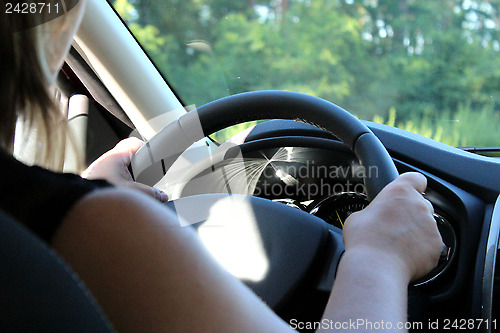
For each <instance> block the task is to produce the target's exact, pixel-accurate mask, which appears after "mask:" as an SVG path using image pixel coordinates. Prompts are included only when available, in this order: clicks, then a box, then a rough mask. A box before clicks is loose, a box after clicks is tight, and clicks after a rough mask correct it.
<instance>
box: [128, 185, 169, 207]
mask: <svg viewBox="0 0 500 333" xmlns="http://www.w3.org/2000/svg"><path fill="white" fill-rule="evenodd" d="M126 187H128V188H131V189H134V190H139V191H141V192H142V193H144V194H146V195H148V196H150V197H152V198H154V199H156V200H158V201H160V202H167V201H168V195H167V194H166V193H165V192H163V191H162V190H159V189H157V188H154V187H151V186H148V185H145V184H141V183H136V182H127V184H126Z"/></svg>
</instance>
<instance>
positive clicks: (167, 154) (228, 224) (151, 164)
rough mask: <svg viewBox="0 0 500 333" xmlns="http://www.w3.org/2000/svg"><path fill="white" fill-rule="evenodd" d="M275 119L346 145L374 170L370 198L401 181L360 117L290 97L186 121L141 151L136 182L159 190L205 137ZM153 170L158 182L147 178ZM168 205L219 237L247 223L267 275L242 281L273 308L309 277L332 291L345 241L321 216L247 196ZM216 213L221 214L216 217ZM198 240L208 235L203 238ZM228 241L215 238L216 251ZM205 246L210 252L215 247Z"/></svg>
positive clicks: (274, 96) (211, 107) (222, 106)
mask: <svg viewBox="0 0 500 333" xmlns="http://www.w3.org/2000/svg"><path fill="white" fill-rule="evenodd" d="M235 111H237V112H235ZM272 118H278V119H291V120H300V121H303V122H307V123H310V124H313V125H316V126H318V127H320V128H323V129H325V130H327V131H329V132H330V133H332V134H333V135H335V136H336V137H338V138H339V139H340V140H342V141H343V142H344V143H345V144H346V145H347V146H348V147H349V148H350V149H351V150H352V151H353V152H354V154H355V155H356V156H357V157H358V159H359V160H360V162H361V164H362V165H363V166H364V167H365V168H366V167H367V166H376V167H377V172H375V173H372V172H370V173H367V172H365V176H371V178H365V179H364V181H365V188H366V192H367V196H368V199H370V200H371V199H373V198H374V197H375V196H376V195H377V194H378V192H380V191H381V190H382V188H383V187H385V185H387V184H388V183H389V182H391V181H392V180H394V179H395V178H396V177H397V176H398V172H397V169H396V167H395V165H394V162H393V161H392V159H391V157H390V156H389V154H388V152H387V150H386V149H385V147H384V146H383V145H382V143H381V142H380V141H379V140H378V138H377V137H376V136H375V135H374V134H373V133H372V132H371V131H370V129H368V128H367V127H366V126H365V125H364V124H363V123H361V122H360V121H359V120H358V119H357V118H355V117H354V116H353V115H351V114H350V113H349V112H347V111H345V110H344V109H342V108H340V107H339V106H337V105H335V104H333V103H330V102H327V101H325V100H323V99H320V98H318V97H313V96H310V95H306V94H301V93H296V92H286V91H256V92H249V93H243V94H238V95H233V96H229V97H225V98H222V99H219V100H216V101H214V102H211V103H208V104H206V105H203V106H202V107H200V108H198V109H197V110H193V111H191V112H189V113H187V114H185V115H183V116H182V117H180V118H179V119H178V120H177V121H174V122H173V123H171V124H170V125H168V126H167V127H165V128H164V129H163V130H162V131H160V132H159V133H158V134H157V135H156V136H155V137H153V138H152V139H151V140H150V141H149V142H147V143H146V145H144V146H143V147H141V149H139V150H138V151H137V152H136V153H135V155H134V156H133V157H132V162H131V168H132V170H131V172H132V174H133V176H135V180H136V181H139V182H143V183H146V184H149V185H153V184H155V183H156V182H157V181H158V180H159V178H161V175H164V174H165V173H166V172H167V170H168V169H169V168H170V167H171V166H172V164H173V163H174V162H175V161H176V160H177V158H178V157H179V156H180V155H181V154H182V153H183V152H184V151H185V150H186V149H187V148H189V147H190V146H191V145H192V144H193V143H195V142H197V141H199V140H201V139H203V138H205V137H206V136H207V135H209V134H211V133H213V132H216V131H218V130H221V129H223V128H226V127H228V126H230V125H234V124H237V123H241V122H246V121H252V120H262V119H272ZM165 143H168V144H165ZM150 172H152V173H155V174H159V175H160V177H157V178H152V179H151V178H149V179H148V178H147V177H145V178H143V177H142V176H143V175H146V176H147V175H148V174H149V173H150ZM148 181H149V183H148ZM240 199H241V200H240ZM221 205H222V206H221ZM224 205H225V206H224ZM167 207H169V209H172V210H174V211H175V212H176V214H177V216H178V217H179V222H180V224H181V225H183V223H184V225H187V224H189V225H193V227H194V228H195V229H197V230H198V227H197V226H198V225H204V226H205V225H207V226H208V227H210V226H211V225H216V226H217V230H219V231H220V230H222V227H224V229H225V230H234V229H237V228H234V223H240V224H241V223H243V224H246V227H245V228H244V229H245V230H247V232H246V233H245V238H247V237H250V236H251V235H250V234H251V233H252V232H253V233H258V235H257V234H256V235H254V236H255V237H256V238H260V239H262V240H263V248H264V250H263V251H264V252H265V253H266V256H267V259H268V261H269V265H268V271H267V273H266V274H265V275H263V276H262V279H261V280H259V281H254V282H252V281H248V280H244V279H241V280H242V281H243V282H245V283H246V284H247V286H248V287H250V288H251V289H252V290H253V291H254V292H255V293H256V294H257V295H259V296H260V297H261V299H263V300H264V301H265V302H266V303H267V304H268V305H269V306H270V307H271V308H273V309H277V308H279V306H280V305H281V304H282V303H283V302H284V301H285V299H286V298H287V297H288V295H289V294H290V293H291V292H292V290H294V289H295V288H296V287H297V286H298V285H299V284H300V283H301V281H303V279H304V277H305V276H306V275H308V274H309V273H310V272H315V273H314V274H316V277H317V281H318V283H317V285H316V287H315V288H317V289H318V290H322V291H327V290H328V289H330V288H331V287H332V285H333V280H334V279H335V274H336V269H337V265H338V262H339V261H340V258H341V256H342V253H343V251H344V246H343V243H342V235H341V231H340V230H339V229H337V228H335V227H333V226H329V225H328V224H327V223H326V222H325V221H323V220H321V219H320V218H318V217H316V216H313V215H310V214H308V213H306V212H303V211H300V210H298V209H295V208H291V207H288V206H286V205H283V204H280V203H276V202H272V201H270V200H266V199H262V198H258V197H253V196H241V195H229V196H227V195H222V194H201V195H195V196H190V197H189V196H188V197H182V198H179V199H176V200H173V201H171V202H169V203H168V204H167ZM214 208H217V209H214ZM217 211H218V212H221V211H222V213H221V214H217V213H215V214H214V212H217ZM269 221H272V223H269ZM199 235H200V237H201V236H202V234H201V233H200V232H199ZM233 236H234V237H236V236H237V235H236V234H233V235H230V236H228V235H227V233H226V234H225V237H224V239H229V240H231V239H232V238H233ZM224 239H222V238H220V239H217V247H218V248H220V247H221V243H222V242H224ZM202 242H203V239H202ZM229 243H230V246H229V247H228V248H227V249H226V251H225V252H226V253H234V254H235V255H237V254H238V253H240V252H238V251H239V250H238V248H237V247H238V246H240V245H239V243H241V242H234V241H229ZM204 244H205V246H207V249H209V244H207V243H204ZM235 244H236V245H235ZM216 259H217V260H218V259H219V258H216ZM318 262H320V264H318ZM219 263H221V262H219ZM227 268H228V267H226V269H227ZM229 270H230V269H229Z"/></svg>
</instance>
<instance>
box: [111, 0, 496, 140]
mask: <svg viewBox="0 0 500 333" xmlns="http://www.w3.org/2000/svg"><path fill="white" fill-rule="evenodd" d="M111 3H112V4H113V6H114V7H115V9H116V10H117V12H118V13H119V14H120V15H121V17H122V18H123V20H124V21H125V22H126V23H127V25H128V26H129V28H130V30H131V31H132V33H133V34H134V35H135V36H136V38H137V40H138V41H139V42H140V43H141V44H142V46H143V48H144V49H145V50H146V52H147V53H148V54H149V55H150V57H151V59H152V60H153V62H154V63H155V64H156V66H157V67H158V68H159V70H160V71H161V73H162V74H163V75H164V77H165V78H166V79H167V81H168V82H169V84H170V85H171V86H172V87H173V88H174V90H175V91H176V92H177V94H178V95H179V96H180V98H181V99H182V101H183V103H184V104H185V105H192V104H194V105H196V106H200V105H203V104H205V103H207V102H210V101H212V100H214V99H217V98H221V97H224V96H228V95H231V94H236V93H240V92H245V91H252V90H261V89H262V90H268V89H281V90H292V91H298V92H303V93H307V94H311V95H315V96H318V97H322V98H324V99H326V100H329V101H331V102H333V103H335V104H338V105H340V106H342V107H343V108H345V109H347V110H349V111H350V112H352V113H353V114H355V115H356V116H357V117H359V118H361V119H366V120H371V121H375V122H380V123H384V124H387V125H390V126H396V127H399V128H403V129H405V130H408V131H411V132H415V133H418V134H421V135H424V136H427V137H430V138H432V139H435V140H438V141H441V142H444V143H446V144H449V145H452V146H500V131H499V130H498V126H499V124H500V26H499V25H500V13H499V10H500V1H499V0H489V1H488V0H484V1H472V0H440V1H436V0H425V1H424V0H418V1H417V0H330V1H328V0H325V1H312V0H267V1H266V0H245V1H229V0H114V1H111ZM241 129H242V126H239V127H238V128H236V129H232V130H229V131H224V132H222V133H218V136H217V140H218V141H222V140H225V139H227V137H228V136H231V135H232V134H235V132H236V131H239V130H241Z"/></svg>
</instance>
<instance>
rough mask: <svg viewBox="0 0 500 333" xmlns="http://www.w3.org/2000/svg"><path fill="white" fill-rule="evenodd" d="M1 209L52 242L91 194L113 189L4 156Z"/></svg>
mask: <svg viewBox="0 0 500 333" xmlns="http://www.w3.org/2000/svg"><path fill="white" fill-rule="evenodd" d="M0 174H1V176H0V197H1V198H2V200H0V208H1V209H2V210H4V211H6V212H8V213H9V214H10V215H12V216H13V217H14V218H16V219H17V220H18V221H19V222H21V223H22V224H24V225H25V226H27V227H28V228H29V229H31V230H32V231H33V232H34V233H35V234H37V235H38V236H40V237H41V238H42V239H44V240H46V241H48V242H50V239H51V237H52V236H53V234H54V232H55V230H56V229H57V228H58V226H59V224H60V223H61V221H62V219H63V217H64V216H65V215H66V213H67V212H68V211H69V210H70V209H71V208H72V207H73V206H74V205H75V203H77V202H78V201H79V200H81V199H82V198H83V197H84V196H86V195H87V194H88V193H91V192H93V191H94V190H96V189H101V188H107V187H110V186H111V185H110V184H109V183H108V182H106V181H103V180H92V181H89V180H85V179H83V178H81V177H80V176H78V175H75V174H65V173H58V172H52V171H49V170H46V169H44V168H41V167H38V166H28V165H25V164H23V163H22V162H20V161H18V160H16V159H15V158H14V157H12V156H9V155H7V154H5V153H0Z"/></svg>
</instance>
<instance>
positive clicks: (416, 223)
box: [343, 172, 443, 282]
mask: <svg viewBox="0 0 500 333" xmlns="http://www.w3.org/2000/svg"><path fill="white" fill-rule="evenodd" d="M426 187H427V179H426V178H425V177H424V176H423V175H421V174H419V173H415V172H411V173H405V174H402V175H401V176H399V177H398V178H397V179H396V180H394V181H393V182H392V183H390V184H389V185H387V186H386V187H385V188H384V189H383V190H382V191H381V192H380V193H379V194H378V195H377V196H376V198H375V199H374V200H373V201H372V202H371V203H370V205H369V206H368V207H366V208H365V209H364V210H362V211H360V212H356V213H354V214H352V215H351V216H349V218H348V219H347V220H346V223H345V226H344V231H343V237H344V243H345V248H346V253H349V252H350V253H356V252H357V253H358V254H359V253H361V254H363V253H364V254H370V257H373V255H375V256H377V257H379V258H380V259H381V260H384V261H386V262H391V263H394V265H398V266H400V267H401V269H402V270H403V273H405V275H406V277H407V279H408V282H410V281H411V280H415V279H418V278H420V277H422V276H424V275H425V274H427V273H428V272H429V271H430V270H431V269H433V268H434V267H435V266H436V264H437V262H438V260H439V255H440V252H441V249H442V246H443V243H442V239H441V236H440V234H439V231H438V229H437V225H436V221H435V220H434V218H433V215H432V214H433V212H434V209H433V207H432V204H431V203H430V202H429V201H428V200H426V199H425V198H424V197H423V195H422V193H423V192H424V191H425V189H426Z"/></svg>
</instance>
